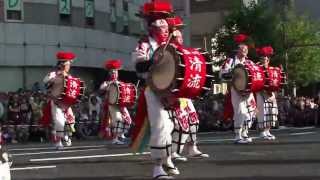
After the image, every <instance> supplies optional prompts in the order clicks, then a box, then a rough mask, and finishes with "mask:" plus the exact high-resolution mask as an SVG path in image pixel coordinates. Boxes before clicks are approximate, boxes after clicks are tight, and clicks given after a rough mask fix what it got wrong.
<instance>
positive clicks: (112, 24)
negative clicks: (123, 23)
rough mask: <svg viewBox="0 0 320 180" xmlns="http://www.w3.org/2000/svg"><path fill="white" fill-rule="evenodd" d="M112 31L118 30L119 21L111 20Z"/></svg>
mask: <svg viewBox="0 0 320 180" xmlns="http://www.w3.org/2000/svg"><path fill="white" fill-rule="evenodd" d="M110 25H111V32H116V31H117V23H116V22H111V23H110Z"/></svg>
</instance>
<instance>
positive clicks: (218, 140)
mask: <svg viewBox="0 0 320 180" xmlns="http://www.w3.org/2000/svg"><path fill="white" fill-rule="evenodd" d="M251 138H252V139H259V138H260V137H255V136H251ZM234 140H235V139H234V138H233V139H204V140H199V142H225V141H234Z"/></svg>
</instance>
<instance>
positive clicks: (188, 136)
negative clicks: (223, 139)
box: [167, 16, 209, 161]
mask: <svg viewBox="0 0 320 180" xmlns="http://www.w3.org/2000/svg"><path fill="white" fill-rule="evenodd" d="M167 22H168V24H169V27H170V28H169V29H170V33H172V34H173V37H172V39H171V43H173V44H175V45H177V46H182V45H183V36H182V31H181V29H182V28H183V27H184V24H183V21H182V19H181V18H180V17H178V16H175V17H170V18H167ZM173 111H174V114H175V119H174V130H173V132H172V159H173V160H177V161H187V158H186V157H184V156H182V155H181V154H182V152H183V149H184V145H185V144H187V152H188V156H189V157H199V158H207V157H209V155H208V154H204V153H202V152H201V151H199V149H198V147H197V132H198V129H199V118H198V114H197V112H196V109H195V108H194V106H193V103H192V101H191V99H187V98H179V104H178V106H177V107H175V108H173ZM184 121H186V122H184Z"/></svg>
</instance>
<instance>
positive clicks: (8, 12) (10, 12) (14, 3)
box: [4, 0, 23, 22]
mask: <svg viewBox="0 0 320 180" xmlns="http://www.w3.org/2000/svg"><path fill="white" fill-rule="evenodd" d="M4 2H5V8H4V9H5V20H6V21H7V22H21V21H23V2H22V0H5V1H4Z"/></svg>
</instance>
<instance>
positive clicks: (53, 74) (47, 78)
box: [43, 72, 57, 84]
mask: <svg viewBox="0 0 320 180" xmlns="http://www.w3.org/2000/svg"><path fill="white" fill-rule="evenodd" d="M56 76H57V74H56V72H50V73H49V74H47V75H46V77H44V79H43V82H44V83H45V84H47V83H48V82H50V81H51V80H52V79H54V78H55V77H56Z"/></svg>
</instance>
